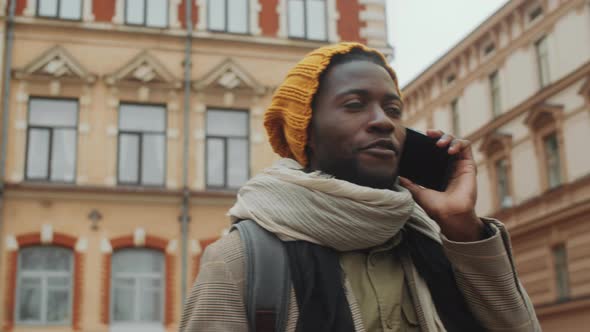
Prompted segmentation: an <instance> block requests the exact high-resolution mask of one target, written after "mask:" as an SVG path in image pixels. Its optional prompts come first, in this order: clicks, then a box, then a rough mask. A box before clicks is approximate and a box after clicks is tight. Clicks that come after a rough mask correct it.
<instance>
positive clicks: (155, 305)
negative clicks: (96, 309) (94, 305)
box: [111, 248, 165, 324]
mask: <svg viewBox="0 0 590 332" xmlns="http://www.w3.org/2000/svg"><path fill="white" fill-rule="evenodd" d="M164 265H165V263H164V255H163V253H161V252H159V251H156V250H151V249H136V248H133V249H121V250H117V251H116V252H115V253H114V254H113V260H112V275H111V285H112V286H111V320H112V322H113V323H144V324H145V323H162V322H163V316H164V286H165V285H164Z"/></svg>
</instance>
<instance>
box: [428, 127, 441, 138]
mask: <svg viewBox="0 0 590 332" xmlns="http://www.w3.org/2000/svg"><path fill="white" fill-rule="evenodd" d="M444 134H445V133H444V132H443V131H442V130H440V129H427V130H426V136H428V137H432V138H439V137H442V136H443V135H444Z"/></svg>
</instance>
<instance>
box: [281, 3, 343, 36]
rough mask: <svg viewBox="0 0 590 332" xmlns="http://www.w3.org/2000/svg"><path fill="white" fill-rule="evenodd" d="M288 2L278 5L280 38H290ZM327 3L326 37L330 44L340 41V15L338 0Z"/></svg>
mask: <svg viewBox="0 0 590 332" xmlns="http://www.w3.org/2000/svg"><path fill="white" fill-rule="evenodd" d="M287 1H288V0H279V3H278V4H277V14H278V15H279V31H278V33H277V36H278V37H279V38H289V26H288V25H287V24H288V21H289V17H288V15H289V13H288V12H287ZM325 2H326V13H327V15H326V34H327V35H326V36H327V38H328V41H329V42H338V41H340V36H339V35H338V20H339V19H340V13H339V12H338V9H337V6H336V4H337V3H336V0H325Z"/></svg>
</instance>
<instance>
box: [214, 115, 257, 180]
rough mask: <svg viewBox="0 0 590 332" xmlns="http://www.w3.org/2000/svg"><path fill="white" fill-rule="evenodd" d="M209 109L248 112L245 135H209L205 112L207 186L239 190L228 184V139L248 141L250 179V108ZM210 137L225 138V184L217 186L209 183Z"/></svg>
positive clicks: (248, 175)
mask: <svg viewBox="0 0 590 332" xmlns="http://www.w3.org/2000/svg"><path fill="white" fill-rule="evenodd" d="M209 111H222V112H235V113H240V112H245V113H246V135H245V136H220V135H209V130H208V128H207V115H206V114H205V188H207V190H238V189H239V187H229V186H228V181H227V179H228V172H229V167H228V155H229V152H228V151H229V149H228V148H227V141H228V140H229V139H231V138H234V139H235V138H243V139H244V140H245V141H246V143H247V144H246V146H247V147H248V150H247V153H248V158H247V161H246V164H247V165H246V177H247V179H249V178H250V177H251V175H252V174H251V165H250V164H251V162H252V156H251V146H250V143H251V142H250V135H251V133H250V121H251V118H250V110H248V109H238V108H217V107H208V108H207V112H209ZM209 139H222V140H223V158H224V160H223V185H222V186H215V185H209V183H208V182H209V166H208V165H207V161H208V160H209V144H208V143H209Z"/></svg>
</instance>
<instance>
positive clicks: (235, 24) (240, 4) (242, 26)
mask: <svg viewBox="0 0 590 332" xmlns="http://www.w3.org/2000/svg"><path fill="white" fill-rule="evenodd" d="M207 10H208V19H207V22H209V30H212V31H224V32H232V33H248V16H249V13H248V0H209V2H208V3H207Z"/></svg>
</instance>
